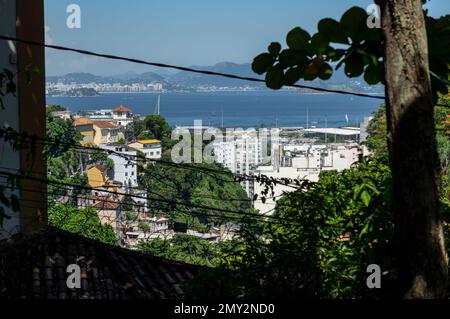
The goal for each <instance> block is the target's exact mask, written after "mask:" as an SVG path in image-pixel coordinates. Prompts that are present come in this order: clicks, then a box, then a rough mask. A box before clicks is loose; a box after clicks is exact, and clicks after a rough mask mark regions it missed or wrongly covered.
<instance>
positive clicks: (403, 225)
mask: <svg viewBox="0 0 450 319" xmlns="http://www.w3.org/2000/svg"><path fill="white" fill-rule="evenodd" d="M378 3H379V4H381V20H382V29H383V37H384V42H385V43H384V45H385V57H384V60H385V80H386V104H387V108H386V109H387V121H388V123H387V124H388V144H389V155H390V162H391V169H392V176H393V190H394V203H393V204H394V208H393V209H394V211H393V216H394V222H395V228H396V231H395V233H396V245H397V246H396V248H397V255H396V257H397V258H398V265H399V282H400V289H401V291H400V293H401V294H402V297H404V298H442V297H443V296H444V293H445V290H446V284H447V272H448V264H447V254H446V251H445V244H444V237H443V231H442V223H441V219H440V212H439V210H440V209H439V167H440V165H439V159H438V155H437V149H436V138H435V124H434V118H433V98H432V91H431V84H430V73H429V67H428V46H427V35H426V29H425V20H424V15H423V11H422V0H381V1H378Z"/></svg>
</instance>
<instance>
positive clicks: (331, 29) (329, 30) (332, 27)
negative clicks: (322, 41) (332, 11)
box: [318, 18, 348, 44]
mask: <svg viewBox="0 0 450 319" xmlns="http://www.w3.org/2000/svg"><path fill="white" fill-rule="evenodd" d="M318 29H319V33H320V34H321V36H323V37H325V38H326V39H328V40H329V41H330V42H334V43H342V44H348V39H347V36H346V35H345V33H344V32H343V31H342V27H341V25H340V24H339V22H337V21H336V20H334V19H330V18H326V19H322V20H320V22H319V25H318Z"/></svg>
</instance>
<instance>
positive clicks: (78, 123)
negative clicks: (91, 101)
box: [73, 117, 94, 126]
mask: <svg viewBox="0 0 450 319" xmlns="http://www.w3.org/2000/svg"><path fill="white" fill-rule="evenodd" d="M73 124H74V125H75V126H81V125H92V124H94V122H93V121H92V120H91V119H89V118H87V117H80V118H77V119H75V121H74V122H73Z"/></svg>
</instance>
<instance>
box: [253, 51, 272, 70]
mask: <svg viewBox="0 0 450 319" xmlns="http://www.w3.org/2000/svg"><path fill="white" fill-rule="evenodd" d="M274 62H275V59H274V57H273V56H272V55H271V54H270V53H262V54H260V55H258V56H257V57H256V58H254V59H253V63H252V70H253V72H255V73H257V74H263V73H265V72H266V71H267V69H268V68H269V67H271V66H272V65H273V63H274Z"/></svg>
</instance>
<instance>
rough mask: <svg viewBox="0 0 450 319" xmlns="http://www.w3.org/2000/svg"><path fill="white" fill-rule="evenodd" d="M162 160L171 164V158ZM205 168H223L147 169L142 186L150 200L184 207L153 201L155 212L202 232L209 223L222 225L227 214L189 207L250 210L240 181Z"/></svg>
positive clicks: (162, 166) (214, 166)
mask: <svg viewBox="0 0 450 319" xmlns="http://www.w3.org/2000/svg"><path fill="white" fill-rule="evenodd" d="M163 160H165V161H170V158H168V157H164V158H163ZM202 168H203V169H210V170H211V169H213V170H214V169H215V170H221V169H223V167H222V166H221V165H218V164H196V165H195V166H194V167H192V168H191V169H189V168H182V167H175V166H167V165H165V164H158V163H157V164H154V165H151V166H149V167H146V168H145V169H144V170H143V172H142V173H141V175H140V176H139V184H140V187H142V188H144V189H147V191H148V196H149V198H155V199H161V198H162V199H164V200H165V201H166V200H168V201H173V202H179V203H182V204H183V205H181V204H172V203H166V202H158V201H150V202H149V204H150V208H151V209H152V211H153V212H154V213H158V212H159V213H164V214H166V215H169V216H171V217H172V220H174V221H176V222H180V223H185V224H188V227H190V228H191V229H194V230H198V231H201V232H205V231H206V230H207V227H206V226H205V224H207V223H211V222H215V223H221V222H223V221H224V220H225V217H226V213H219V212H217V211H216V210H214V209H202V210H201V211H199V210H198V209H191V208H189V207H187V206H186V205H197V206H208V207H213V208H219V209H227V210H233V211H247V212H250V211H251V209H250V201H249V199H248V197H247V194H246V193H245V191H244V190H243V189H242V187H241V185H240V184H239V183H238V182H236V181H234V179H232V178H230V177H229V176H227V175H226V174H219V173H212V172H209V171H202ZM222 217H224V218H222Z"/></svg>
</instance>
